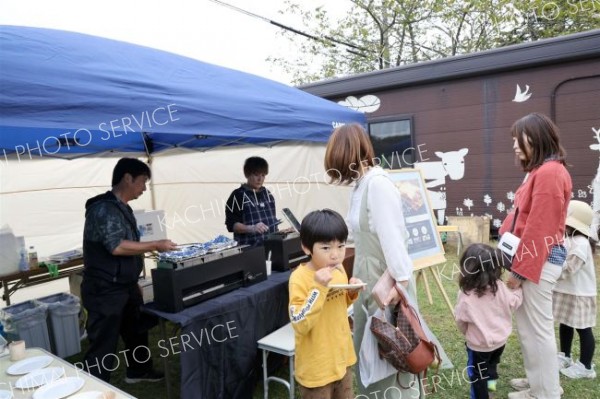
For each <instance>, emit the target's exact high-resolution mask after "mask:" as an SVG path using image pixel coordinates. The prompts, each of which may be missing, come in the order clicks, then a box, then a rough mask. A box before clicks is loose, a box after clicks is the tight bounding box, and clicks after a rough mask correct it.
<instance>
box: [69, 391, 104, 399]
mask: <svg viewBox="0 0 600 399" xmlns="http://www.w3.org/2000/svg"><path fill="white" fill-rule="evenodd" d="M69 399H104V396H102V392H100V391H87V392H80V393H78V394H77V395H73V396H70V397H69Z"/></svg>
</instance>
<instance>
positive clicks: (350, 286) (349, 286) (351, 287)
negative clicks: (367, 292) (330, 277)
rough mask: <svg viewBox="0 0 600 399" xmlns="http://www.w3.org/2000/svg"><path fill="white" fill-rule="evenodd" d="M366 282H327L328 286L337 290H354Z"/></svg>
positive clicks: (365, 284) (363, 285)
mask: <svg viewBox="0 0 600 399" xmlns="http://www.w3.org/2000/svg"><path fill="white" fill-rule="evenodd" d="M366 286H367V283H356V284H329V285H328V287H329V288H333V289H338V290H344V289H345V290H356V289H358V288H362V287H366Z"/></svg>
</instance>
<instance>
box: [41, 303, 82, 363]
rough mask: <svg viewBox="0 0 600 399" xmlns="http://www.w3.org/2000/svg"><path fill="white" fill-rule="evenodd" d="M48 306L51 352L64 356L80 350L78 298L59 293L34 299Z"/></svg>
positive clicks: (79, 307)
mask: <svg viewBox="0 0 600 399" xmlns="http://www.w3.org/2000/svg"><path fill="white" fill-rule="evenodd" d="M35 302H36V303H39V304H40V305H43V306H47V307H48V318H47V320H48V332H49V333H50V344H51V347H52V353H54V354H55V355H56V356H59V357H62V358H65V357H69V356H72V355H75V354H77V353H79V352H81V340H80V338H79V311H80V309H81V306H80V304H79V298H78V297H76V296H75V295H71V294H67V293H60V294H54V295H49V296H46V297H43V298H38V299H35Z"/></svg>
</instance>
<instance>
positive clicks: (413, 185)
mask: <svg viewBox="0 0 600 399" xmlns="http://www.w3.org/2000/svg"><path fill="white" fill-rule="evenodd" d="M389 176H390V179H391V180H392V182H394V185H395V186H396V188H397V189H398V191H399V192H400V197H401V198H402V211H403V213H404V224H405V226H406V237H407V249H408V254H409V255H410V258H411V259H412V260H413V264H414V267H415V270H419V269H422V268H424V267H428V266H432V265H436V264H440V263H443V262H445V261H446V258H445V257H444V246H443V245H442V241H441V239H440V235H439V234H438V232H437V228H436V226H437V223H436V222H435V217H434V215H433V210H432V208H431V203H430V202H429V196H428V195H427V189H426V188H425V181H424V180H423V176H422V175H421V171H420V170H419V169H398V170H390V171H389Z"/></svg>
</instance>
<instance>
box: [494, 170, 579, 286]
mask: <svg viewBox="0 0 600 399" xmlns="http://www.w3.org/2000/svg"><path fill="white" fill-rule="evenodd" d="M572 189H573V185H572V183H571V176H570V175H569V172H567V169H566V168H565V167H564V166H563V165H562V164H561V163H560V162H558V161H548V162H546V163H544V164H543V165H542V166H540V167H538V168H536V169H534V170H532V171H531V172H530V173H529V177H528V178H527V180H526V181H525V182H523V184H521V187H519V189H518V190H517V192H516V193H515V206H514V208H518V209H519V214H518V216H517V222H516V224H515V229H514V231H513V234H514V235H516V236H517V237H519V238H520V239H521V243H520V244H519V247H518V248H517V253H516V254H515V257H514V259H513V264H512V271H514V272H515V273H517V274H519V275H520V276H523V277H525V278H526V279H528V280H531V281H533V282H534V283H536V284H537V283H539V281H540V275H541V274H542V267H543V266H544V263H545V262H546V260H547V259H548V253H549V251H550V249H551V248H552V246H553V245H555V244H560V243H562V242H563V236H564V234H565V219H566V217H567V207H568V206H569V201H570V199H571V191H572ZM514 216H515V212H514V210H513V211H512V212H511V213H510V214H509V215H508V216H507V217H506V219H504V222H503V223H502V227H500V231H499V232H500V234H504V233H505V232H506V231H510V228H511V226H512V223H513V219H514Z"/></svg>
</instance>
